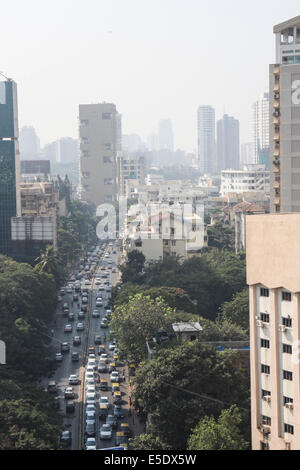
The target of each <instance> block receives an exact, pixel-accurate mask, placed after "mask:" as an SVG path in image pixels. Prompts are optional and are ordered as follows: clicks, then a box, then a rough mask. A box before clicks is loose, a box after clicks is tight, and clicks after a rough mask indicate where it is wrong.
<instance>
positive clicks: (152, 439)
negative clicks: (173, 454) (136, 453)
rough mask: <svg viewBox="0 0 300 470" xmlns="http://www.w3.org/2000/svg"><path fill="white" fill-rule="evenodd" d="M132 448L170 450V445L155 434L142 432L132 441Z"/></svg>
mask: <svg viewBox="0 0 300 470" xmlns="http://www.w3.org/2000/svg"><path fill="white" fill-rule="evenodd" d="M130 449H132V450H169V449H170V447H169V446H168V445H167V444H165V443H163V442H161V440H160V439H159V438H158V437H157V436H154V435H153V434H150V433H147V434H140V435H139V436H136V437H135V438H134V439H132V440H131V441H130Z"/></svg>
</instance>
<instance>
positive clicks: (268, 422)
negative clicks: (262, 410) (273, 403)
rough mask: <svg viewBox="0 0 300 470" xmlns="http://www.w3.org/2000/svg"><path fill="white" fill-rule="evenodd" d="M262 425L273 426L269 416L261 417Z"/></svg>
mask: <svg viewBox="0 0 300 470" xmlns="http://www.w3.org/2000/svg"><path fill="white" fill-rule="evenodd" d="M261 424H262V425H264V426H271V424H272V419H271V418H269V416H262V417H261Z"/></svg>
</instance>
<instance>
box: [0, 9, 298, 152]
mask: <svg viewBox="0 0 300 470" xmlns="http://www.w3.org/2000/svg"><path fill="white" fill-rule="evenodd" d="M191 3H192V4H191V8H190V9H186V8H185V5H184V2H183V1H181V0H175V1H172V2H170V1H169V0H166V1H165V2H164V5H161V4H159V2H157V1H154V2H151V4H150V3H149V4H148V5H140V4H139V2H137V1H135V0H131V1H129V2H127V4H126V7H125V5H124V4H122V2H120V1H117V0H116V1H115V2H114V3H113V5H109V6H108V5H106V4H105V3H104V2H95V1H93V0H90V1H88V2H86V3H85V5H84V7H83V6H81V4H80V3H79V2H77V1H72V2H70V1H68V0H66V1H65V2H63V5H62V4H59V12H60V15H57V9H56V6H57V5H58V3H57V2H56V1H54V2H52V3H51V5H49V6H48V5H44V6H42V5H40V4H39V3H38V2H37V1H35V0H31V1H29V3H28V5H27V6H26V7H25V5H22V4H20V3H19V2H16V1H12V2H10V4H9V5H8V4H7V5H5V8H4V13H5V16H6V18H7V21H6V24H5V25H4V28H3V30H2V34H3V37H7V35H8V34H9V29H8V26H6V25H9V24H10V19H13V21H14V22H16V28H17V29H18V31H19V32H20V37H22V38H23V41H22V42H20V41H18V42H14V41H11V42H10V43H8V45H7V47H6V48H5V50H4V51H3V55H2V63H1V70H2V71H3V72H4V73H6V74H8V76H11V77H12V78H13V79H14V80H16V81H17V82H18V84H19V102H20V109H21V110H22V111H21V112H20V125H21V127H22V126H23V125H26V124H30V125H33V126H34V127H35V128H36V129H37V133H38V135H40V137H41V143H42V145H44V144H45V143H47V142H51V141H53V140H54V139H55V138H56V136H58V135H69V136H70V137H73V138H76V136H77V127H78V121H77V118H78V104H81V103H92V102H94V103H99V102H102V101H104V100H105V101H107V102H114V103H116V105H117V106H118V109H120V112H121V113H122V114H123V117H124V119H123V121H124V133H126V134H131V133H137V134H138V135H140V136H141V137H142V139H143V140H144V141H146V136H147V135H148V134H149V133H151V132H152V130H153V123H155V122H157V121H158V120H159V119H160V118H161V117H164V116H167V117H168V118H170V119H171V120H172V121H173V126H174V135H175V137H176V141H175V148H183V149H184V150H186V151H193V150H195V149H196V143H197V125H196V110H197V107H198V106H199V105H200V104H201V103H209V104H211V106H213V107H214V108H215V109H216V116H217V119H218V118H219V117H221V116H222V114H223V113H224V112H227V113H230V114H231V115H234V116H236V118H237V119H238V120H239V121H240V122H241V142H248V141H250V140H251V138H250V137H251V126H250V125H249V121H250V116H251V106H252V103H253V102H254V101H255V99H256V97H257V96H258V95H259V94H260V93H264V92H265V91H266V90H267V89H268V67H267V64H269V63H274V61H275V58H274V41H273V38H272V34H271V33H272V26H273V24H276V23H278V22H279V21H282V19H283V18H289V17H293V16H296V15H297V13H298V4H297V2H296V1H294V0H293V1H292V0H291V1H288V2H286V3H285V5H284V6H283V5H282V4H281V2H279V1H276V2H273V3H272V11H270V9H269V8H268V6H267V5H265V4H261V3H259V11H260V14H259V15H258V14H257V9H256V8H255V2H254V3H252V4H251V5H246V6H242V5H240V4H237V2H234V1H230V2H227V3H226V6H225V5H223V4H222V2H220V1H215V2H214V3H213V4H212V5H206V6H205V8H204V7H203V6H202V5H201V3H199V2H196V1H193V0H191ZM257 4H258V3H257ZM16 8H17V9H18V15H17V16H16V15H15V11H16ZM216 10H217V11H218V18H215V11H216ZM29 11H34V12H35V14H34V18H33V19H31V18H29V17H28V12H29ZM70 11H71V12H72V13H71V14H70ZM170 11H171V12H172V16H171V20H170V15H169V13H170ZM225 14H226V16H227V18H228V19H229V23H228V22H226V23H224V22H223V20H222V18H223V17H224V15H225ZM82 17H83V18H88V19H89V22H88V23H89V28H88V29H87V28H86V27H85V26H84V24H83V22H82ZM66 18H67V19H68V29H67V30H66V28H65V20H66ZM26 20H27V21H26ZM154 20H155V22H154ZM31 22H32V24H33V26H34V27H33V28H30V27H28V26H29V25H30V24H31ZM53 22H55V25H56V35H55V37H53V34H52V26H53ZM212 23H213V24H214V25H215V26H214V27H215V33H214V34H212V35H211V36H209V35H210V34H211V33H210V25H211V24H212ZM96 25H97V27H96ZM25 26H26V29H25ZM79 30H80V31H81V34H79V35H78V31H79ZM178 31H181V34H178ZM253 31H255V34H253ZM66 32H68V35H67V34H66ZM37 36H38V37H40V41H39V42H38V43H37V41H36V37H37ZM137 37H139V41H138V42H137V41H136V38H137ZM207 37H210V41H209V48H208V49H207V47H206V38H207ZM220 37H222V41H223V43H224V44H225V46H223V47H226V50H227V51H228V54H229V52H230V51H232V53H233V54H234V55H235V57H236V58H238V60H228V59H229V55H228V54H226V53H225V54H222V55H221V54H220V40H219V38H220ZM94 44H98V46H97V53H99V52H100V54H101V61H95V59H94V57H95V46H93V45H94ZM120 44H122V46H120ZM28 50H31V51H33V54H31V55H30V56H29V57H28V54H26V51H28ZM257 51H259V53H257ZM43 57H47V62H46V61H45V60H44V59H43ZM66 57H68V60H66ZM80 57H82V58H83V59H84V65H83V66H81V65H80V63H79V62H78V58H80ZM37 58H38V60H36V59H37ZM216 58H217V60H216ZM150 63H151V68H150V67H149V64H150ZM203 63H205V67H203V66H202V64H203ZM229 64H230V70H229ZM103 70H105V73H103ZM245 70H249V72H250V70H251V73H245ZM253 70H254V72H253ZM256 70H257V73H256V72H255V71H256ZM121 71H122V76H123V79H122V86H120V80H119V75H120V73H121ZM221 71H222V73H221ZM227 71H228V72H230V73H226V72H227ZM258 71H259V72H258ZM87 82H88V84H89V85H88V86H86V84H87ZM245 90H247V92H245ZM58 108H59V113H58V112H57V110H58ZM144 110H146V112H145V113H144ZM141 116H142V119H141Z"/></svg>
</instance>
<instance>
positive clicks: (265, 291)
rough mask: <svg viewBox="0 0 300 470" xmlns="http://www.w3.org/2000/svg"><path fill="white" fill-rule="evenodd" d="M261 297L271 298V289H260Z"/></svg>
mask: <svg viewBox="0 0 300 470" xmlns="http://www.w3.org/2000/svg"><path fill="white" fill-rule="evenodd" d="M260 296H261V297H269V296H270V291H269V289H263V288H262V289H260Z"/></svg>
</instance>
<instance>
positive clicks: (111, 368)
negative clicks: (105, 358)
mask: <svg viewBox="0 0 300 470" xmlns="http://www.w3.org/2000/svg"><path fill="white" fill-rule="evenodd" d="M115 370H116V363H115V362H111V363H110V364H109V366H108V373H109V374H111V373H112V372H114V371H115Z"/></svg>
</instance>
